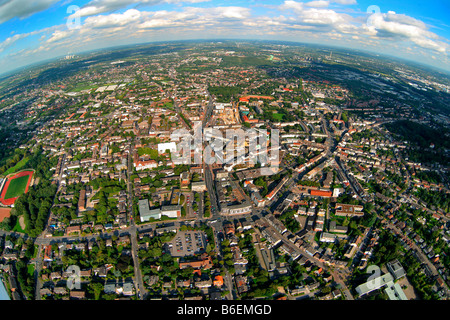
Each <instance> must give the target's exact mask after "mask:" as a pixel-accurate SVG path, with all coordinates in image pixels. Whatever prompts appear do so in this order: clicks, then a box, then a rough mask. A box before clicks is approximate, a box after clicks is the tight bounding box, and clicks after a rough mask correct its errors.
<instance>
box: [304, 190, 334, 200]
mask: <svg viewBox="0 0 450 320" xmlns="http://www.w3.org/2000/svg"><path fill="white" fill-rule="evenodd" d="M309 195H310V196H313V197H323V198H331V197H332V196H333V192H331V191H324V190H314V189H311V190H309Z"/></svg>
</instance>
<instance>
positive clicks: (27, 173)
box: [0, 171, 34, 206]
mask: <svg viewBox="0 0 450 320" xmlns="http://www.w3.org/2000/svg"><path fill="white" fill-rule="evenodd" d="M33 173H34V172H33V171H22V172H19V173H16V174H14V175H13V176H11V177H9V178H7V180H6V182H5V186H4V187H3V190H2V194H1V195H0V202H1V203H2V204H3V205H5V206H11V205H13V204H14V202H16V200H17V199H18V198H19V197H15V198H9V199H5V195H6V191H7V190H8V187H9V183H10V182H11V180H14V179H16V178H20V177H25V176H29V177H28V182H27V186H26V188H25V193H27V192H28V188H29V187H30V183H31V179H32V178H33Z"/></svg>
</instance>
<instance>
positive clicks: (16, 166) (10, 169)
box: [3, 157, 29, 176]
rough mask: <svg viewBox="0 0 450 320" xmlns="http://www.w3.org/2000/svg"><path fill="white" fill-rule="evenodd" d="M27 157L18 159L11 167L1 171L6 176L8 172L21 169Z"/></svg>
mask: <svg viewBox="0 0 450 320" xmlns="http://www.w3.org/2000/svg"><path fill="white" fill-rule="evenodd" d="M28 160H29V157H25V158H23V159H22V160H20V161H19V162H17V163H16V165H15V166H14V167H12V168H9V169H8V170H6V171H5V173H3V175H4V176H7V175H8V174H11V173H14V172H17V171H19V170H21V169H22V168H23V167H24V166H25V165H26V164H27V162H28Z"/></svg>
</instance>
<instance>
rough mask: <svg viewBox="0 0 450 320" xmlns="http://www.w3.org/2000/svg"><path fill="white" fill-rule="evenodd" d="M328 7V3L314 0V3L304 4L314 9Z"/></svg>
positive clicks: (323, 0) (322, 0)
mask: <svg viewBox="0 0 450 320" xmlns="http://www.w3.org/2000/svg"><path fill="white" fill-rule="evenodd" d="M329 5H330V1H325V0H314V1H310V2H306V3H305V6H307V7H314V8H326V7H328V6H329Z"/></svg>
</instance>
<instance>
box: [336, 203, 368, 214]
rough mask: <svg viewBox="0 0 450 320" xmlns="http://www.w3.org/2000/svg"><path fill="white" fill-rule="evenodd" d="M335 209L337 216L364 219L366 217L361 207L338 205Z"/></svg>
mask: <svg viewBox="0 0 450 320" xmlns="http://www.w3.org/2000/svg"><path fill="white" fill-rule="evenodd" d="M335 209H336V211H335V214H336V215H337V216H341V217H345V216H349V217H362V216H363V215H364V212H362V210H363V206H359V205H352V204H343V203H336V206H335Z"/></svg>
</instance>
